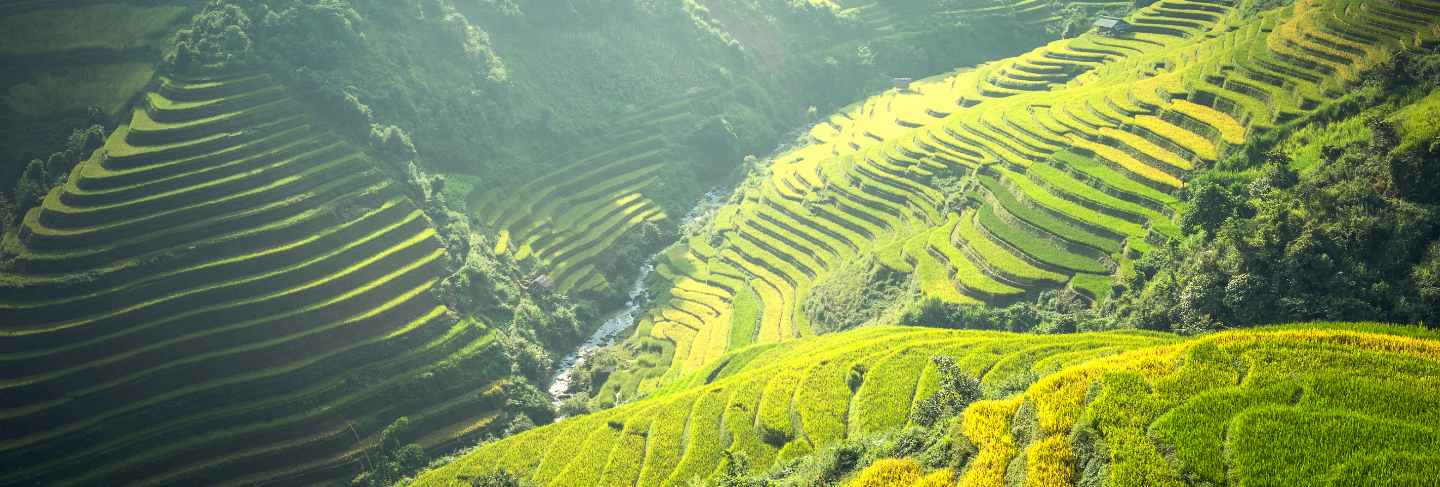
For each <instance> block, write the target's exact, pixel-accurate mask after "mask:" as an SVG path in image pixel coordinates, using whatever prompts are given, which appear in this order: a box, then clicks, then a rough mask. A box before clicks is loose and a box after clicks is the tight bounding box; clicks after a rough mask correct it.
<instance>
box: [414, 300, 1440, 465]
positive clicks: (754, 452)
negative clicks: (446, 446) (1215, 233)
mask: <svg viewBox="0 0 1440 487" xmlns="http://www.w3.org/2000/svg"><path fill="white" fill-rule="evenodd" d="M1406 335H1413V337H1412V336H1406ZM782 354H783V355H782ZM752 355H753V356H754V358H753V359H750V360H748V361H745V363H744V365H738V366H730V365H722V366H720V367H717V368H715V369H712V370H708V371H705V372H704V373H703V374H701V375H697V376H695V378H694V379H691V380H690V381H689V384H688V387H685V388H683V389H680V390H679V391H677V392H674V393H668V394H661V395H657V396H656V397H654V398H651V399H646V400H643V401H638V402H635V403H633V404H627V405H625V406H621V407H619V408H615V409H612V410H607V411H604V412H600V413H595V414H592V415H588V416H582V417H577V418H573V419H569V420H565V421H562V422H560V423H558V424H556V425H552V426H547V427H544V428H540V429H537V430H535V431H532V432H528V433H525V434H522V435H519V436H516V437H513V438H509V439H506V440H503V441H499V442H496V443H492V444H488V445H485V446H483V447H481V448H480V449H478V450H476V451H475V452H473V453H471V454H468V455H466V456H465V457H463V458H462V459H460V460H458V461H456V462H454V463H451V464H449V465H447V466H445V467H443V468H440V469H437V470H433V471H430V472H427V473H426V474H425V475H423V476H421V477H420V478H419V480H418V485H465V482H464V480H465V479H467V478H471V477H477V476H479V475H481V474H483V473H486V472H488V471H491V470H495V469H506V470H507V471H509V472H511V473H513V474H515V475H516V476H518V477H520V478H524V479H530V480H533V481H535V482H536V483H537V484H538V485H685V483H686V482H687V481H689V480H691V479H692V478H698V479H705V478H711V477H712V476H715V475H718V474H721V473H723V472H727V471H729V468H727V466H726V465H725V462H726V460H723V459H726V458H736V457H737V456H740V455H741V454H743V456H744V457H745V458H747V459H748V460H749V461H750V463H748V465H750V466H751V467H752V468H754V469H756V470H758V471H760V472H762V473H765V475H764V477H767V478H770V479H772V480H778V481H782V482H785V481H787V480H793V481H794V483H795V484H797V485H803V484H804V483H805V481H804V480H803V478H799V479H792V478H790V477H788V476H790V475H796V474H797V473H801V472H804V471H805V470H804V467H803V466H800V465H804V464H805V461H806V460H808V459H810V458H814V457H815V455H813V454H811V452H814V451H820V452H822V453H821V454H820V456H822V457H823V456H824V455H833V454H835V449H834V448H828V449H827V447H831V446H835V445H837V444H839V443H841V441H842V440H844V439H850V440H857V439H863V438H865V437H867V435H871V434H873V433H877V432H884V431H887V430H892V431H893V430H896V429H899V428H902V427H904V426H906V425H907V418H908V421H909V424H912V425H913V424H914V422H913V419H914V417H913V416H912V415H913V414H916V413H915V412H916V411H918V410H919V408H918V407H917V405H918V403H919V402H920V400H921V399H922V398H925V397H928V396H929V395H930V394H931V393H933V392H935V391H936V390H937V382H938V376H937V368H936V362H933V361H932V360H930V358H931V357H933V356H938V355H946V356H950V357H953V359H954V363H955V364H957V365H959V368H960V369H961V370H962V371H963V374H965V375H967V376H971V377H977V378H978V380H979V384H980V386H981V391H983V396H982V397H983V399H982V400H979V401H975V402H972V403H970V404H969V406H968V407H967V408H966V409H965V410H964V412H963V414H962V415H961V416H960V417H958V418H956V419H955V420H954V421H953V422H951V423H947V424H942V425H940V426H939V427H938V431H940V432H941V435H942V437H944V438H945V441H947V442H949V443H950V444H951V445H958V446H957V447H956V448H955V449H954V450H951V453H952V455H951V456H953V457H955V458H958V459H960V462H959V464H958V465H957V466H956V468H955V469H954V470H951V471H942V473H941V474H939V475H937V476H933V477H931V478H934V479H943V478H953V479H955V480H956V481H958V485H962V486H982V485H1188V484H1187V482H1189V483H1195V482H1200V483H1205V482H1209V483H1212V484H1217V483H1224V482H1228V483H1229V484H1232V485H1301V484H1308V483H1311V482H1312V481H1314V480H1316V479H1323V481H1324V482H1330V484H1327V485H1350V484H1352V483H1353V482H1357V481H1360V482H1368V481H1373V480H1376V479H1377V478H1379V477H1375V476H1373V475H1376V474H1378V473H1379V472H1377V471H1375V470H1374V469H1376V468H1381V467H1380V466H1381V465H1384V466H1385V467H1383V468H1387V469H1392V470H1391V471H1387V472H1385V473H1384V478H1393V479H1397V481H1399V482H1401V483H1402V484H1403V483H1404V482H1405V481H1406V480H1405V479H1410V480H1412V481H1415V480H1418V479H1429V478H1430V477H1429V476H1428V475H1430V474H1433V473H1435V472H1434V466H1433V463H1429V461H1430V460H1433V454H1434V452H1435V449H1434V446H1435V445H1436V444H1437V441H1440V437H1437V435H1440V432H1437V431H1435V429H1434V425H1433V424H1432V423H1433V422H1432V421H1429V420H1428V418H1431V417H1433V415H1434V414H1435V408H1436V407H1440V402H1437V398H1436V397H1435V396H1434V394H1433V388H1434V386H1435V384H1434V372H1435V370H1436V367H1440V341H1436V340H1435V336H1434V334H1433V333H1425V332H1417V331H1416V330H1415V329H1409V328H1399V327H1387V326H1381V325H1348V324H1308V325H1299V326H1289V327H1276V328H1266V329H1257V330H1250V331H1237V332H1226V333H1221V334H1216V335H1212V336H1208V337H1204V338H1197V339H1191V340H1184V341H1177V340H1176V339H1174V338H1173V337H1166V336H1162V335H1159V334H1149V335H1145V334H1134V333H1130V334H1123V333H1121V334H1117V333H1106V334H1073V335H1062V336H1048V337H1047V336H1035V335H1026V334H1011V333H1002V332H975V331H942V330H925V329H907V328H892V327H870V328H865V329H861V330H854V331H849V332H844V333H839V334H833V335H828V336H825V337H817V338H813V339H807V340H801V341H798V342H796V343H795V344H793V345H782V346H778V347H776V346H771V347H757V348H752V349H746V351H743V352H740V353H739V354H735V355H732V356H728V357H729V359H730V360H732V361H742V360H744V359H745V358H748V356H752ZM709 378H713V380H709ZM1027 385H1028V386H1027ZM1021 388H1023V389H1024V391H1023V392H1020V393H1016V391H1019V390H1020V389H1021ZM697 419H698V420H700V421H698V422H697V421H696V420H697ZM907 448H908V452H909V454H910V455H914V454H916V453H918V452H916V451H915V450H914V447H913V446H909V447H906V446H903V445H902V444H901V443H895V444H894V446H893V450H892V451H895V450H899V451H906V450H907ZM902 454H903V453H902ZM807 455H809V457H808V458H807ZM870 455H871V456H868V457H861V458H866V459H867V460H861V459H860V458H852V460H851V461H852V462H855V461H865V462H868V461H872V460H874V459H875V455H876V452H870ZM878 455H879V456H885V455H886V454H885V453H884V451H883V450H882V451H881V452H879V453H878ZM797 459H798V460H799V462H794V460H797ZM897 465H898V466H897ZM906 465H909V466H911V468H912V469H913V471H911V472H910V473H911V475H907V474H905V473H904V472H905V469H904V468H903V467H904V466H906ZM852 466H853V464H852ZM772 467H773V468H772ZM886 470H890V472H885V471H886ZM897 470H898V471H900V472H901V473H899V474H897V473H896V472H894V471H897ZM839 473H840V474H841V475H842V477H843V476H848V475H849V473H847V471H846V470H841V471H840V472H839ZM921 474H922V473H921V472H920V467H919V466H918V464H916V463H915V461H914V460H909V461H905V462H893V461H879V462H876V463H874V464H873V466H871V467H870V470H867V471H865V472H863V473H859V474H858V475H856V477H855V478H856V479H862V480H857V481H856V482H855V483H854V484H851V485H867V486H868V485H874V486H880V485H897V486H900V485H950V484H951V483H950V482H940V483H935V484H926V483H920V481H921V478H920V475H921ZM863 479H868V480H863ZM877 479H889V480H888V481H877ZM1362 479H1363V480H1362ZM833 480H842V479H832V481H833ZM867 482H868V483H867ZM732 485H751V484H732ZM786 485H788V484H786Z"/></svg>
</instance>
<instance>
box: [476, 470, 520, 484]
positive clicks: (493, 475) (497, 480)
mask: <svg viewBox="0 0 1440 487" xmlns="http://www.w3.org/2000/svg"><path fill="white" fill-rule="evenodd" d="M531 485H532V484H531V483H530V482H527V481H524V480H521V479H520V478H519V477H516V476H515V475H514V474H511V473H510V472H508V471H505V470H504V469H501V470H496V471H494V472H488V473H484V474H481V475H480V476H478V477H474V478H471V479H470V487H530V486H531Z"/></svg>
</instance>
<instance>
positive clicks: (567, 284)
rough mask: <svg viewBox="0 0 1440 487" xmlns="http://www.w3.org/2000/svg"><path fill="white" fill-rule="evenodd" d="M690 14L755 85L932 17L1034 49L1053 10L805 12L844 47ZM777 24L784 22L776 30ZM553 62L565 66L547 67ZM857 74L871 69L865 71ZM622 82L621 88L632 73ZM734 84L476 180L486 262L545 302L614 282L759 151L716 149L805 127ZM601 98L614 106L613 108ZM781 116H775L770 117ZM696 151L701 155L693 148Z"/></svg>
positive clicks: (747, 17) (720, 13)
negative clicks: (516, 277) (616, 268)
mask: <svg viewBox="0 0 1440 487" xmlns="http://www.w3.org/2000/svg"><path fill="white" fill-rule="evenodd" d="M697 4H699V5H703V9H688V10H687V12H688V13H689V15H691V16H693V17H694V18H693V19H692V20H694V21H695V22H696V23H698V24H704V25H706V26H708V27H709V28H710V29H713V30H714V31H715V32H720V33H722V34H723V36H725V38H727V39H730V40H732V41H733V42H734V43H735V45H736V46H737V47H738V51H739V55H740V56H742V57H744V58H745V59H747V61H745V62H746V63H747V64H746V65H747V66H749V64H748V63H759V64H761V65H764V66H765V67H766V71H767V74H764V75H763V76H761V78H766V77H772V76H773V77H776V78H787V77H799V76H800V75H799V74H795V75H792V74H790V73H788V72H786V71H785V69H787V67H789V66H802V65H806V64H803V63H804V62H806V61H808V60H811V59H826V58H829V59H831V60H832V61H834V60H835V59H836V58H846V59H848V58H853V57H855V56H856V54H855V53H856V52H857V49H860V48H865V49H870V48H871V47H872V46H880V45H882V44H883V45H893V46H905V45H907V44H908V43H915V42H919V41H918V39H921V38H926V37H927V36H929V37H931V38H933V37H935V36H936V35H937V34H935V33H934V32H933V31H934V30H935V29H936V27H935V25H932V24H935V23H936V22H937V17H936V16H937V15H938V16H939V17H943V18H950V19H959V18H961V17H967V16H968V17H967V18H969V19H972V20H974V19H989V20H991V21H995V22H1007V23H1013V24H1014V25H1016V26H1017V28H1016V29H1011V30H1015V31H1024V32H1026V33H1027V35H1029V34H1033V35H1034V36H1035V37H1041V36H1040V35H1039V34H1035V33H1038V32H1043V27H1044V26H1045V25H1048V24H1049V23H1053V22H1054V21H1055V15H1054V12H1053V10H1054V7H1053V5H1052V4H1051V3H1050V2H1030V3H1027V4H1026V5H1025V6H1023V7H1021V8H1020V11H1012V10H1009V9H1002V10H997V9H992V8H990V7H977V8H975V9H973V10H969V9H966V10H953V11H951V10H946V11H943V12H941V11H937V10H936V9H937V8H939V7H937V6H935V5H932V4H930V3H928V2H908V3H904V2H902V3H898V4H892V3H890V2H874V1H865V0H845V1H835V2H832V1H829V0H826V1H818V2H811V5H812V9H813V10H815V11H817V12H818V11H831V12H832V14H831V15H830V16H834V17H839V18H843V19H847V20H846V21H845V24H844V25H846V26H848V27H846V28H847V29H850V30H847V31H846V32H847V34H846V35H839V36H834V37H835V38H834V39H831V34H830V33H825V34H824V35H821V33H810V31H808V30H806V29H810V28H812V27H811V26H810V25H808V24H805V23H804V22H822V21H823V20H819V19H825V18H828V17H829V16H827V15H821V14H816V13H814V12H812V13H809V14H797V13H795V12H793V11H794V10H803V9H800V8H799V7H793V6H792V7H789V9H788V10H787V9H786V8H780V7H770V6H762V5H761V4H756V3H754V2H748V1H743V0H741V1H728V0H727V1H719V0H716V1H707V2H697ZM1102 4H1104V3H1103V2H1101V3H1096V4H1093V5H1102ZM1087 5H1090V4H1087ZM787 16H794V17H805V19H806V20H804V22H799V21H797V20H795V19H791V18H789V17H787ZM777 17H784V18H785V19H786V20H777ZM787 22H789V23H787ZM942 23H943V22H942ZM792 24H795V25H792ZM927 29H928V30H927ZM792 30H793V31H794V32H791V31H792ZM852 31H853V32H852ZM1032 31H1033V32H1032ZM556 35H562V34H556ZM1017 35H1019V34H1017ZM1046 38H1048V37H1046ZM1037 42H1038V41H1037ZM1025 45H1030V44H1025ZM564 49H570V46H564ZM876 49H877V50H879V49H880V48H879V47H876ZM1011 49H1013V48H1011V47H1008V46H999V45H996V46H988V47H986V48H977V49H975V50H973V51H974V52H973V53H972V52H971V51H970V50H953V51H955V52H965V53H967V54H963V55H960V56H961V57H965V56H970V57H973V58H984V57H990V56H995V55H1003V54H1009V53H1012V52H1016V51H1015V50H1011ZM912 50H913V48H912ZM979 53H984V54H979ZM595 55H596V56H600V55H604V54H603V53H596V54H595ZM666 55H670V54H666ZM681 55H683V54H681ZM751 58H753V59H751ZM802 60H803V61H802ZM555 61H565V59H561V58H557V59H555ZM579 61H580V60H570V62H576V63H578V62H579ZM626 61H627V60H624V59H621V60H615V61H614V62H615V63H624V62H626ZM834 62H836V63H838V62H839V61H834ZM868 62H871V63H872V64H873V63H874V62H875V61H874V60H870V61H868ZM701 64H702V65H704V64H705V63H703V62H702V63H701ZM882 64H883V63H882ZM725 69H727V70H729V69H737V70H738V68H725ZM746 69H749V67H747V68H746ZM788 69H791V70H795V69H796V68H793V67H789V68H788ZM879 69H882V66H869V67H867V68H865V70H864V71H865V72H864V74H865V75H866V76H874V75H875V73H874V71H876V70H879ZM892 69H900V68H892ZM545 72H546V73H554V72H557V70H556V69H555V68H553V67H547V68H546V71H545ZM558 72H560V73H564V72H565V71H564V70H558ZM623 75H624V76H632V75H633V73H624V74H623ZM743 76H746V75H744V74H742V73H740V72H736V73H729V74H726V75H725V76H724V77H723V78H724V79H723V80H719V82H716V81H715V80H705V79H696V80H686V82H687V83H690V84H686V85H684V86H687V87H688V89H684V90H674V91H673V92H667V93H660V94H656V95H654V96H653V97H650V98H646V99H644V101H643V102H636V103H634V104H632V105H627V108H628V109H626V110H624V111H622V112H620V113H616V114H612V115H610V116H607V117H605V118H604V119H605V120H606V127H605V129H604V130H603V131H601V132H600V133H599V134H594V135H590V134H586V135H582V136H575V137H568V138H566V139H565V140H564V141H563V143H562V144H555V147H553V148H549V147H547V149H554V150H550V151H548V152H546V153H547V154H551V155H550V156H548V157H545V158H543V160H539V161H537V163H536V164H534V167H541V168H544V171H539V172H537V174H534V175H531V174H528V173H527V174H524V175H518V174H502V175H491V174H485V175H480V176H479V177H482V178H486V179H487V180H489V179H495V180H499V181H504V184H489V185H482V186H479V187H476V188H475V189H474V190H473V191H472V192H470V193H469V194H468V196H467V197H466V200H467V203H468V207H469V210H470V212H471V213H472V214H473V215H475V216H476V217H477V218H478V219H479V221H480V222H482V223H483V224H484V225H485V227H487V231H488V232H490V233H491V235H490V236H491V237H492V240H494V241H496V242H497V245H496V246H495V250H496V251H497V252H499V253H507V252H508V253H510V255H511V256H513V257H514V258H515V259H516V260H520V261H525V260H532V261H533V262H534V263H535V264H538V268H539V269H540V271H541V272H543V273H545V274H548V275H549V277H550V278H551V279H552V281H553V282H554V283H555V286H556V289H557V290H559V291H562V292H567V293H570V294H572V295H585V294H586V293H594V292H601V291H604V290H606V289H608V288H611V287H612V286H610V284H613V282H612V281H614V280H615V279H616V278H618V277H620V276H616V275H606V274H607V272H605V269H604V267H605V266H601V265H597V264H599V263H600V262H599V261H600V260H601V258H600V256H604V255H612V254H614V253H616V250H617V249H618V248H621V247H622V246H623V244H624V243H625V242H626V241H627V240H628V239H629V237H630V236H631V235H633V233H634V230H635V228H637V227H638V226H640V225H642V224H644V223H646V222H650V223H657V224H659V223H662V222H665V221H666V220H667V218H668V217H670V216H674V215H673V214H674V213H676V212H677V211H680V212H683V205H689V204H691V203H693V201H694V200H695V199H696V198H698V197H699V196H700V195H701V194H702V193H704V192H706V191H709V190H711V189H713V188H715V187H717V186H718V185H720V184H724V182H725V181H724V180H725V179H727V178H728V177H729V176H730V174H731V172H732V169H733V165H734V163H735V161H737V160H739V159H741V158H742V157H743V156H744V154H745V152H743V151H759V150H763V149H765V147H758V146H757V147H749V146H747V147H726V145H727V144H732V143H733V144H744V143H746V142H747V141H750V140H752V139H754V138H755V137H756V136H757V134H756V133H755V132H758V131H764V132H774V133H775V134H778V133H779V132H780V131H781V130H782V127H783V126H784V125H774V124H775V123H777V122H780V121H784V122H783V123H784V124H790V123H800V122H801V121H802V120H803V119H802V118H801V117H800V116H799V115H800V114H801V113H803V112H804V109H805V106H804V105H799V106H789V105H786V104H784V103H782V104H780V105H779V106H777V107H767V106H754V105H756V104H757V103H758V102H757V98H759V99H764V98H768V97H773V98H777V99H781V98H787V97H791V96H787V95H786V92H784V91H781V92H775V93H758V92H757V90H756V87H760V86H767V87H768V86H769V84H768V83H770V82H771V81H754V80H748V79H741V78H742V77H743ZM605 82H606V83H610V82H611V81H609V80H606V81H605ZM832 84H843V83H833V82H832ZM777 88H778V87H777ZM616 89H617V90H620V91H625V90H628V89H633V88H632V87H627V86H620V87H616ZM787 89H788V88H787ZM815 91H817V90H816V89H813V88H810V87H807V89H805V90H800V91H798V92H796V93H794V94H793V95H792V96H793V97H796V98H799V95H804V97H805V99H809V100H812V101H815V100H814V99H815V98H817V96H816V95H815V94H814V93H813V92H815ZM610 96H614V97H615V98H617V99H620V98H622V96H621V95H620V94H614V95H610ZM848 96H850V95H848V94H847V95H846V97H847V98H848ZM786 101H787V102H791V103H799V102H801V101H800V100H794V101H791V100H786ZM825 102H831V101H830V100H825ZM767 103H768V102H767ZM727 106H728V107H731V108H733V107H735V106H740V107H748V108H745V109H743V110H738V111H735V110H731V108H719V107H727ZM782 109H784V110H785V112H784V113H775V112H779V111H780V110H782ZM755 112H762V113H755ZM757 120H761V121H763V122H764V123H766V124H771V126H767V127H763V130H762V128H761V127H757V126H755V125H754V124H755V123H756V121H757ZM696 139H704V140H706V141H707V142H704V143H697V142H696ZM742 139H743V140H742ZM765 140H766V142H765V144H767V145H768V144H771V143H772V142H773V140H774V137H773V136H767V137H765ZM717 141H718V142H717ZM737 151H741V152H737ZM517 172H518V171H517ZM461 177H463V176H461ZM609 274H614V272H610V273H609Z"/></svg>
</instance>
